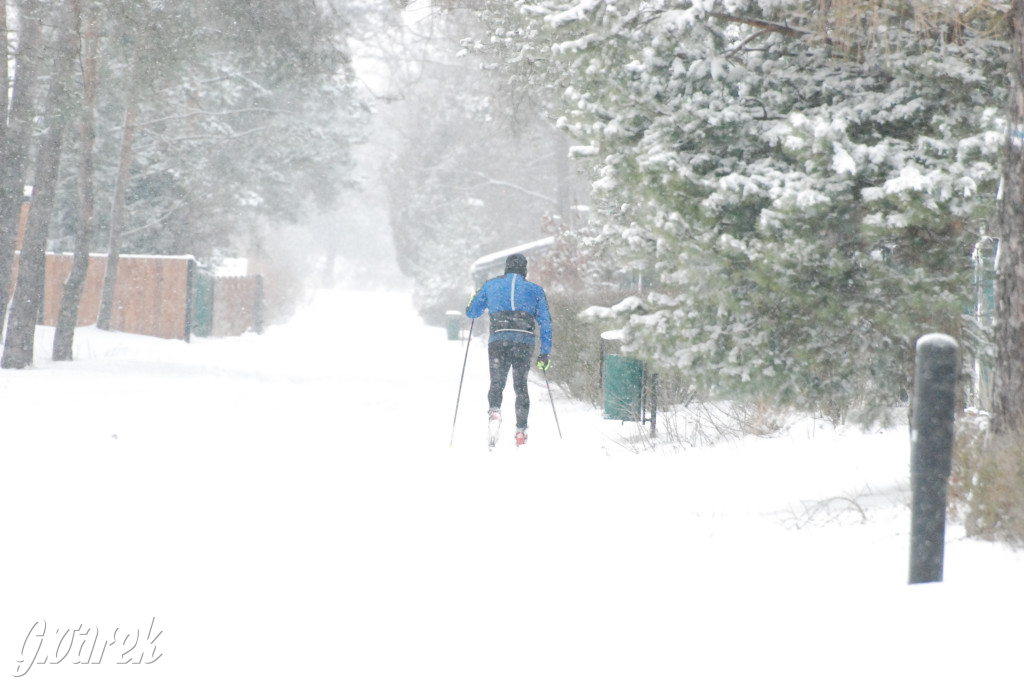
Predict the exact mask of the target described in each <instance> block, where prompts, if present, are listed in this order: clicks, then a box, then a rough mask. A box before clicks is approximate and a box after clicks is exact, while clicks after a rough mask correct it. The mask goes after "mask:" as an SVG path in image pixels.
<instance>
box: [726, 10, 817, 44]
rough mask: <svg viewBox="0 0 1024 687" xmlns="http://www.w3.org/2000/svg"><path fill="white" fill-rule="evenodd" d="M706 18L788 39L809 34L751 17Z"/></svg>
mask: <svg viewBox="0 0 1024 687" xmlns="http://www.w3.org/2000/svg"><path fill="white" fill-rule="evenodd" d="M707 16H709V17H712V18H713V19H721V20H722V21H727V22H732V23H735V24H747V25H748V26H753V27H755V28H758V29H762V30H764V31H771V32H774V33H781V34H783V35H784V36H788V37H790V38H800V37H802V36H806V35H808V34H810V33H811V32H810V31H808V30H807V29H797V28H794V27H792V26H788V25H786V24H779V23H777V22H773V21H765V20H764V19H755V18H753V17H738V16H736V15H734V14H725V13H723V12H708V13H707Z"/></svg>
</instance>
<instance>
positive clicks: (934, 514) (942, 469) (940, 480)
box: [910, 334, 959, 584]
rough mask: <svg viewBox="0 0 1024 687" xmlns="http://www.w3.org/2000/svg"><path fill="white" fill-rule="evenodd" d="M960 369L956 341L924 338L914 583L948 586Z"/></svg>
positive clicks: (914, 460) (917, 382)
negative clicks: (944, 569)
mask: <svg viewBox="0 0 1024 687" xmlns="http://www.w3.org/2000/svg"><path fill="white" fill-rule="evenodd" d="M958 364H959V363H958V350H957V344H956V341H954V340H953V338H952V337H949V336H946V335H945V334H928V335H926V336H923V337H921V338H920V339H918V341H917V361H916V371H915V375H914V413H913V420H912V424H911V428H910V484H911V491H912V498H913V505H912V508H911V525H910V584H918V583H921V582H941V581H942V563H943V555H944V551H945V539H946V499H947V491H948V485H949V473H950V469H951V468H952V460H953V422H954V414H955V412H956V376H957V367H958Z"/></svg>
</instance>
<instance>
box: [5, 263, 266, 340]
mask: <svg viewBox="0 0 1024 687" xmlns="http://www.w3.org/2000/svg"><path fill="white" fill-rule="evenodd" d="M71 260H72V257H71V255H68V254H55V253H48V254H47V256H46V286H45V289H46V292H45V294H44V299H43V311H42V315H41V324H44V325H47V326H55V325H56V324H57V315H58V313H59V312H60V299H61V294H62V293H63V291H64V282H65V281H66V280H67V277H68V274H69V273H70V272H71ZM106 268H107V258H106V256H105V255H91V256H89V267H88V270H87V271H86V280H85V286H84V289H83V292H82V300H81V302H80V305H79V308H78V326H88V325H93V324H96V321H97V319H98V317H99V309H100V296H101V294H102V290H103V277H104V274H105V272H106ZM14 270H15V272H14V277H13V281H12V282H11V283H12V293H13V284H15V283H16V281H17V261H16V262H15V266H14ZM196 272H197V270H196V263H195V259H194V258H192V257H191V256H187V255H186V256H145V255H122V256H121V257H120V258H119V260H118V266H117V286H116V288H115V290H114V308H113V311H112V312H111V318H110V328H111V329H113V330H116V331H121V332H129V333H132V334H147V335H150V336H159V337H162V338H165V339H184V340H185V341H188V340H189V338H190V336H191V333H192V331H193V327H194V326H195V325H196V312H195V308H194V307H193V303H194V301H195V290H196V281H197V280H196ZM212 283H213V284H215V287H216V288H215V289H211V291H212V293H214V294H215V296H214V297H213V300H212V309H210V310H208V311H207V313H206V314H205V317H206V318H209V319H208V321H206V322H205V323H204V326H205V330H204V331H202V332H201V333H202V334H212V335H214V336H233V335H237V334H241V333H243V332H246V331H249V330H254V331H260V330H261V329H262V324H263V322H262V320H263V312H262V310H263V308H262V304H263V282H262V278H260V277H258V276H255V277H227V278H214V279H213V282H212ZM200 315H202V313H200Z"/></svg>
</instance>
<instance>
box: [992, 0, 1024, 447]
mask: <svg viewBox="0 0 1024 687" xmlns="http://www.w3.org/2000/svg"><path fill="white" fill-rule="evenodd" d="M1009 18H1010V45H1011V48H1012V54H1011V58H1010V64H1009V70H1008V71H1009V77H1010V79H1009V81H1010V102H1009V108H1008V112H1007V135H1006V143H1005V146H1004V147H1005V157H1004V162H1003V179H1002V186H1001V188H1002V197H1001V198H1000V201H999V214H998V220H997V221H998V227H999V259H998V265H997V273H996V324H995V344H996V363H995V370H994V374H993V379H992V396H993V399H992V413H993V429H994V430H995V431H996V432H1000V433H1020V432H1022V431H1024V0H1013V4H1012V6H1011V9H1010V17H1009Z"/></svg>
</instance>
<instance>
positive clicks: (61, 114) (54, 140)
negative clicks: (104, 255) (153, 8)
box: [0, 0, 78, 368]
mask: <svg viewBox="0 0 1024 687" xmlns="http://www.w3.org/2000/svg"><path fill="white" fill-rule="evenodd" d="M65 12H66V14H65V17H64V22H65V26H64V28H63V30H62V31H61V33H60V37H59V38H58V39H57V40H58V46H57V50H58V52H57V59H56V60H55V66H54V74H53V79H52V80H51V82H50V90H49V92H48V94H47V96H46V109H45V115H46V118H47V120H48V122H49V128H48V130H47V132H46V133H45V134H44V136H43V141H42V143H41V145H40V147H39V153H38V159H37V160H36V167H35V185H34V187H33V191H32V209H31V210H30V211H29V217H28V226H27V227H26V229H25V240H24V242H23V243H22V247H21V258H20V260H19V262H18V282H17V285H16V286H15V289H14V300H13V301H12V302H11V313H10V327H9V330H8V332H7V340H6V341H5V342H4V353H3V357H2V358H0V367H3V368H23V367H27V366H29V365H31V364H32V355H33V348H34V340H35V330H36V320H37V319H38V317H39V312H40V308H41V307H42V300H43V287H44V284H45V279H46V239H47V236H48V234H49V230H50V216H51V214H52V211H53V204H54V196H55V195H56V190H57V181H58V175H59V173H60V153H61V147H62V144H63V140H64V128H65V126H66V123H67V119H68V114H69V113H68V107H67V100H68V83H69V81H70V79H71V70H72V69H73V67H74V63H75V57H76V55H77V54H78V35H77V31H75V29H74V27H77V25H78V21H77V18H78V0H69V3H68V5H67V6H66V8H65ZM72 19H74V24H73V25H70V24H71V20H72Z"/></svg>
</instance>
